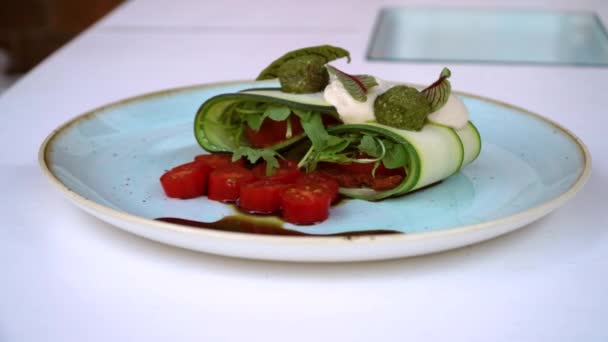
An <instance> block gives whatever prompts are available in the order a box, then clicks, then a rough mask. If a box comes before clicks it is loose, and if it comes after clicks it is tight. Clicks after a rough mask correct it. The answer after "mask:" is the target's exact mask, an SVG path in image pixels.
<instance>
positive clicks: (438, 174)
mask: <svg viewBox="0 0 608 342" xmlns="http://www.w3.org/2000/svg"><path fill="white" fill-rule="evenodd" d="M329 132H330V133H332V134H342V133H349V132H368V133H375V134H379V135H381V136H383V137H386V138H390V139H391V140H392V141H393V142H396V143H399V144H401V145H402V146H403V147H404V148H405V150H406V152H407V156H408V165H407V167H406V176H405V178H404V179H403V181H402V182H401V184H399V185H398V186H397V187H395V188H393V189H390V190H387V191H375V190H373V189H368V188H341V189H340V192H341V193H342V194H343V195H345V196H348V197H353V198H361V199H365V200H380V199H383V198H387V197H391V196H398V195H403V194H406V193H408V192H410V191H413V190H417V189H420V188H422V187H425V186H427V185H430V184H433V183H436V182H438V181H441V180H443V179H445V178H448V177H449V176H451V175H453V174H454V173H456V172H458V170H460V169H461V168H462V167H463V166H464V165H466V164H469V163H470V162H472V161H473V160H474V159H475V158H476V157H477V156H478V155H479V152H480V150H481V139H480V138H479V133H478V132H477V129H476V128H475V126H474V125H473V123H471V122H468V123H467V125H466V126H465V127H464V128H462V129H460V130H454V129H452V128H449V127H445V126H441V125H435V124H431V123H429V124H426V125H425V126H424V127H423V128H422V130H420V131H408V130H403V129H398V128H394V127H390V126H385V125H381V124H378V123H375V122H370V123H363V124H356V125H340V126H336V127H332V128H330V129H329ZM461 136H462V137H463V138H461Z"/></svg>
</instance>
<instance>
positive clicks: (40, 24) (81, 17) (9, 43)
mask: <svg viewBox="0 0 608 342" xmlns="http://www.w3.org/2000/svg"><path fill="white" fill-rule="evenodd" d="M123 1H124V0H85V1H78V0H2V5H1V10H0V93H1V92H2V91H3V90H4V89H6V88H8V87H9V86H10V85H11V84H12V83H13V82H14V81H15V80H17V79H18V78H19V76H20V75H22V74H24V73H26V72H27V71H29V70H31V69H32V68H33V67H34V66H36V65H37V64H38V63H40V62H41V61H42V60H43V59H44V58H46V57H47V56H48V55H50V54H51V53H52V52H53V51H55V50H57V49H58V48H59V47H61V46H62V45H63V44H65V43H66V42H68V41H69V40H70V39H72V38H73V37H75V36H76V35H78V33H80V32H82V31H83V30H84V29H86V28H87V27H88V26H90V25H91V24H93V23H94V22H95V21H97V20H98V19H100V18H101V17H103V16H104V15H105V14H107V13H108V12H109V11H111V10H112V9H114V8H115V7H116V6H118V5H119V4H121V3H122V2H123Z"/></svg>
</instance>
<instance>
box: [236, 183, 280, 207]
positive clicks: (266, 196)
mask: <svg viewBox="0 0 608 342" xmlns="http://www.w3.org/2000/svg"><path fill="white" fill-rule="evenodd" d="M286 186H287V184H285V183H282V182H279V181H275V180H270V179H264V180H258V181H255V182H252V183H249V184H245V185H243V186H242V187H241V193H240V197H239V207H240V208H241V209H243V210H245V211H247V212H250V213H255V214H271V213H274V212H277V211H278V210H279V209H280V207H281V198H280V195H281V192H282V191H283V189H285V187H286Z"/></svg>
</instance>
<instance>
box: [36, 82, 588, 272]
mask: <svg viewBox="0 0 608 342" xmlns="http://www.w3.org/2000/svg"><path fill="white" fill-rule="evenodd" d="M253 86H254V84H253V83H251V82H233V83H218V84H210V85H203V86H195V87H188V88H181V89H174V90H169V91H163V92H158V93H153V94H148V95H143V96H139V97H135V98H131V99H127V100H124V101H120V102H117V103H114V104H110V105H108V106H104V107H102V108H99V109H96V110H93V111H91V112H89V113H85V114H83V115H81V116H79V117H76V118H75V119H73V120H71V121H70V122H68V123H66V124H65V125H63V126H61V127H59V128H58V129H57V130H55V131H54V132H52V133H51V134H50V135H49V137H48V138H47V139H46V141H45V142H44V144H43V145H42V146H41V148H40V155H39V158H40V165H41V166H42V169H43V171H44V173H45V174H46V175H47V176H48V177H49V179H50V180H51V181H52V183H53V184H55V185H56V186H57V187H58V188H59V189H60V190H61V192H62V193H63V194H65V195H66V196H67V198H69V199H70V200H71V201H73V202H74V203H75V204H76V205H78V206H79V207H81V208H82V209H84V210H85V211H87V212H89V213H91V214H92V215H95V216H97V217H98V218H100V219H102V220H104V221H107V222H109V223H110V224H112V225H115V226H116V227H119V228H121V229H124V230H126V231H129V232H132V233H134V234H137V235H140V236H143V237H146V238H149V239H152V240H156V241H160V242H163V243H166V244H170V245H175V246H179V247H183V248H188V249H192V250H197V251H202V252H208V253H214V254H221V255H229V256H236V257H244V258H253V259H267V260H283V261H322V262H329V261H358V260H377V259H388V258H397V257H406V256H414V255H420V254H426V253H433V252H439V251H444V250H448V249H451V248H456V247H461V246H465V245H469V244H473V243H476V242H480V241H483V240H487V239H490V238H493V237H496V236H499V235H501V234H505V233H507V232H510V231H513V230H515V229H517V228H520V227H523V226H525V225H526V224H528V223H530V222H532V221H534V220H536V219H538V218H540V217H542V216H544V215H546V214H547V213H549V212H550V211H552V210H554V209H556V208H557V207H559V206H561V205H562V204H564V203H565V202H566V201H567V200H569V199H570V198H572V197H573V196H574V194H575V193H576V192H577V191H578V190H580V189H581V187H582V186H583V185H584V183H585V182H586V180H587V179H588V177H589V173H590V169H591V161H590V157H589V153H588V151H587V149H586V147H585V146H584V144H583V143H582V142H581V141H580V140H579V139H578V138H576V137H575V136H574V135H573V134H572V133H570V132H569V131H568V130H566V129H565V128H563V127H560V126H559V125H558V124H556V123H554V122H551V121H550V120H548V119H545V118H543V117H541V116H539V115H536V114H533V113H530V112H528V111H526V110H523V109H521V108H517V107H514V106H511V105H507V104H504V103H500V102H497V101H494V100H489V99H485V98H481V97H478V96H473V95H467V94H460V95H461V96H462V98H463V100H464V101H465V103H466V105H467V107H468V108H469V110H470V112H471V119H472V121H473V122H474V123H475V125H476V126H477V128H478V129H479V131H480V134H481V136H482V141H483V147H482V152H481V154H480V156H479V158H478V159H477V160H476V161H474V162H473V163H472V164H471V165H469V166H467V167H465V168H464V169H463V170H461V171H460V172H458V173H457V174H456V175H454V176H452V177H450V178H448V179H447V180H445V181H443V182H442V183H441V184H439V185H437V186H434V187H431V188H429V189H427V190H424V191H420V192H416V193H413V194H410V195H407V196H404V197H400V198H395V199H389V200H385V201H381V202H374V203H371V202H365V201H359V200H349V201H347V202H346V203H344V204H341V205H339V206H337V207H335V208H332V212H331V215H330V218H329V219H328V220H327V221H325V222H323V223H321V224H318V225H315V226H309V227H298V226H293V225H289V224H285V227H286V228H289V229H294V230H299V231H302V232H307V233H312V234H319V235H326V234H335V233H341V232H347V231H359V230H378V229H392V230H398V231H401V232H403V233H404V234H391V235H363V236H297V237H293V236H278V235H260V234H250V233H234V232H225V231H218V230H211V229H201V228H193V227H187V226H182V225H176V224H170V223H165V222H160V221H157V220H154V219H155V218H159V217H179V218H184V219H189V220H195V221H205V222H211V221H217V220H219V219H222V218H223V217H226V216H229V215H232V214H233V211H234V209H233V208H232V207H231V206H230V205H225V204H221V203H218V202H213V201H209V200H207V199H206V198H197V199H192V200H186V201H184V200H173V199H168V198H166V197H165V196H164V194H163V192H162V188H161V187H160V184H159V182H158V178H159V177H160V175H161V174H162V173H163V172H164V171H165V170H167V169H169V168H171V167H172V166H175V165H178V164H181V163H184V162H187V161H190V160H192V158H193V156H195V155H197V154H201V153H204V152H203V151H202V150H201V148H200V147H199V146H198V145H197V143H196V141H195V139H194V136H193V133H192V121H193V118H194V113H195V112H196V110H197V109H198V107H199V105H200V104H201V103H202V102H203V101H205V100H206V99H207V98H209V97H211V96H213V95H216V94H219V93H226V92H233V91H238V90H240V89H244V88H251V87H253Z"/></svg>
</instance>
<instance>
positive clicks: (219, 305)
mask: <svg viewBox="0 0 608 342" xmlns="http://www.w3.org/2000/svg"><path fill="white" fill-rule="evenodd" d="M280 3H281V5H279V2H277V3H275V2H271V1H227V2H216V3H214V4H210V3H204V2H201V1H195V0H188V1H186V0H181V1H173V2H166V1H132V2H129V3H127V4H125V5H123V6H121V7H120V8H119V9H117V10H116V11H115V12H114V13H112V14H111V15H110V16H108V17H106V18H105V19H103V20H102V21H101V22H99V23H98V24H97V25H95V26H94V27H93V28H92V29H90V30H88V31H87V32H85V33H84V34H82V35H80V36H79V37H78V38H77V39H75V40H74V41H72V42H71V43H70V44H68V45H67V46H66V47H64V48H62V49H61V50H60V51H58V52H57V53H55V54H54V55H52V56H51V57H50V58H48V59H47V60H46V61H44V62H43V63H42V64H41V65H39V66H38V67H37V68H35V69H34V70H33V71H31V72H30V73H28V74H27V75H25V77H23V78H22V79H21V80H20V81H19V82H17V83H16V84H15V85H14V86H13V87H12V88H10V89H9V90H8V91H6V92H5V93H4V94H2V95H0V118H1V119H2V121H1V124H0V146H2V147H3V149H2V152H0V189H1V190H0V219H1V220H0V270H1V271H2V278H1V280H0V341H3V342H4V341H11V342H12V341H140V340H141V341H210V340H235V341H241V340H254V341H256V340H263V341H325V340H332V341H370V340H374V341H404V340H410V341H425V340H435V341H606V340H608V324H607V323H608V215H607V214H606V211H607V210H608V206H607V204H608V200H607V196H606V192H607V191H608V176H607V173H606V171H607V169H608V152H607V151H608V150H607V149H608V144H607V142H606V141H607V140H608V138H607V136H606V132H605V130H604V128H605V127H606V126H607V125H608V119H607V117H608V113H606V108H608V96H607V95H606V84H607V80H608V68H575V67H556V66H542V67H541V66H536V67H532V66H504V65H481V66H480V65H473V64H470V65H463V64H454V65H448V66H449V67H450V68H451V69H452V72H453V77H452V84H453V86H454V87H455V88H457V89H459V90H463V91H468V92H473V93H477V94H480V95H485V96H489V97H493V98H497V99H500V100H503V101H506V102H511V103H513V104H516V105H519V106H522V107H525V108H528V109H530V110H532V111H535V112H538V113H542V114H543V115H545V116H547V117H549V118H551V119H553V120H555V121H557V122H559V123H561V124H563V125H564V126H566V127H568V128H569V129H571V130H572V131H573V132H574V133H575V134H577V135H578V136H579V137H580V138H581V139H582V140H583V141H584V142H585V143H586V144H587V146H588V147H589V150H590V151H591V154H592V156H593V172H592V176H591V178H590V180H589V182H588V184H587V186H586V187H585V188H584V189H583V191H581V192H580V193H579V194H578V196H576V197H575V198H574V199H573V200H572V201H570V202H569V203H567V204H566V205H565V206H564V207H562V208H560V209H559V210H557V211H556V212H554V213H553V214H551V215H549V216H547V217H546V218H544V219H541V220H540V221H538V222H536V223H533V224H531V225H529V226H527V227H525V228H524V229H521V230H519V231H517V232H515V233H512V234H509V235H507V236H503V237H500V238H497V239H494V240H491V241H488V242H485V243H481V244H478V245H474V246H471V247H467V248H461V249H458V250H455V251H450V252H445V253H441V254H436V255H430V256H423V257H417V258H410V259H401V260H391V261H384V262H370V263H352V264H289V263H278V262H274V263H273V262H261V261H248V260H240V259H231V258H224V257H219V256H213V255H207V254H203V253H195V252H190V251H186V250H181V249H177V248H173V247H170V246H165V245H161V244H159V243H155V242H151V241H148V240H145V239H143V238H139V237H136V236H133V235H130V234H128V233H125V232H123V231H121V230H119V229H116V228H114V227H112V226H110V225H108V224H106V223H103V222H101V221H99V220H97V219H95V218H93V217H91V216H89V215H87V214H85V213H84V212H82V211H80V210H79V209H77V208H76V207H75V206H74V205H72V204H70V203H69V202H68V201H67V200H65V199H64V198H63V196H62V195H61V194H60V193H59V192H58V191H57V190H56V189H55V188H54V187H52V186H51V184H50V183H49V182H48V181H47V180H46V179H45V178H44V177H43V175H42V173H41V171H40V169H39V167H38V164H37V152H38V148H39V145H40V144H41V142H42V141H43V139H44V138H45V137H46V135H47V134H48V133H50V132H51V131H52V130H53V129H54V128H55V127H57V126H58V125H60V124H61V123H63V122H65V121H67V120H69V119H70V118H72V117H74V116H76V115H77V114H79V113H82V112H84V111H86V110H90V109H92V108H95V107H97V106H100V105H103V104H106V103H108V102H111V101H116V100H119V99H122V98H125V97H129V96H132V95H136V94H141V93H145V92H149V91H154V90H159V89H165V88H171V87H176V86H182V85H189V84H196V83H206V82H213V81H219V80H230V79H249V78H253V77H254V76H255V74H256V71H257V70H259V69H260V68H262V67H264V66H265V64H266V63H268V62H269V61H270V59H272V57H274V56H278V55H280V54H282V53H283V52H285V51H287V50H290V49H293V48H297V47H302V46H307V45H315V44H322V43H329V44H334V45H339V46H343V47H346V48H348V49H349V50H351V52H352V53H353V57H354V60H353V63H352V64H351V65H350V66H349V70H360V71H365V72H366V73H371V74H375V75H378V76H381V77H385V78H391V79H399V80H409V81H412V82H421V83H426V82H428V81H429V80H430V79H432V78H433V77H434V75H436V73H437V70H439V69H440V67H441V66H443V65H437V64H413V63H392V64H391V63H380V62H373V63H372V62H367V61H365V59H364V52H365V49H366V46H367V43H368V40H369V35H370V32H371V26H372V24H373V20H374V18H375V13H376V10H377V8H379V6H380V5H381V3H380V2H377V1H376V2H373V1H372V2H370V1H353V2H347V1H346V0H340V1H337V2H332V1H300V2H293V3H292V4H291V5H289V4H288V2H280ZM419 3H420V2H419ZM444 3H447V1H445V2H444ZM545 3H548V2H545ZM545 3H543V2H526V3H523V2H521V3H519V2H517V3H515V4H514V3H513V2H510V4H509V2H504V3H499V2H498V3H492V4H489V3H488V2H472V1H468V2H466V1H465V2H461V4H464V5H466V6H473V5H479V6H485V7H491V6H494V5H496V4H498V6H501V7H512V6H516V7H533V8H539V7H540V8H542V7H546V4H545ZM393 4H396V3H393ZM403 4H410V5H411V4H416V2H407V3H406V2H404V3H403ZM432 4H435V5H437V4H441V2H437V1H434V2H432ZM450 5H451V6H455V5H454V4H452V3H450ZM551 6H552V8H562V9H592V10H596V11H597V12H598V13H599V14H600V15H601V16H602V18H603V19H604V21H605V22H606V18H607V16H606V15H607V14H608V4H606V3H602V2H601V1H587V2H581V3H574V2H572V3H569V2H566V1H557V2H552V3H551ZM348 11H352V14H351V13H349V12H348ZM293 13H297V14H298V15H295V16H294V15H293ZM347 14H349V15H347ZM310 16H313V17H314V18H315V20H310V19H309V18H310Z"/></svg>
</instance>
